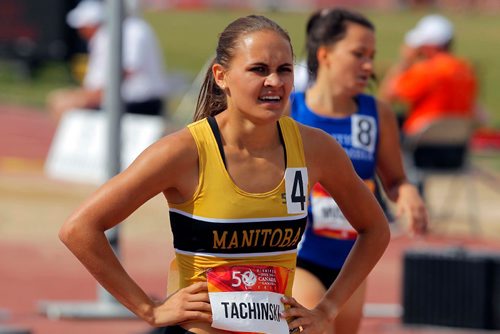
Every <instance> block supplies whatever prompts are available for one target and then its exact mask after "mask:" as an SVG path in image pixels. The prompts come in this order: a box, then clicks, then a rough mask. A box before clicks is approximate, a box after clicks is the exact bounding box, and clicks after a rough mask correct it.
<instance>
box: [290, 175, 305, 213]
mask: <svg viewBox="0 0 500 334" xmlns="http://www.w3.org/2000/svg"><path fill="white" fill-rule="evenodd" d="M307 182H308V178H307V168H287V169H286V170H285V192H286V206H287V210H288V213H305V212H306V210H307V189H308V188H307Z"/></svg>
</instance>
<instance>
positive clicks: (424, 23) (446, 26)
mask: <svg viewBox="0 0 500 334" xmlns="http://www.w3.org/2000/svg"><path fill="white" fill-rule="evenodd" d="M452 38H453V24H452V23H451V22H450V21H448V20H447V19H446V18H445V17H443V16H441V15H437V14H433V15H427V16H425V17H423V18H422V19H421V20H420V21H419V22H418V23H417V25H416V26H415V28H413V29H412V30H410V31H408V32H407V33H406V35H405V43H406V44H408V45H409V46H412V47H420V46H422V45H437V46H440V45H445V44H446V43H448V42H449V41H450V40H451V39H452Z"/></svg>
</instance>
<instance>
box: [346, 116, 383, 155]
mask: <svg viewBox="0 0 500 334" xmlns="http://www.w3.org/2000/svg"><path fill="white" fill-rule="evenodd" d="M351 133H352V147H354V148H360V149H363V150H366V151H368V152H370V153H373V152H374V151H375V139H376V138H377V126H376V125H375V119H374V118H373V117H372V116H366V115H352V118H351Z"/></svg>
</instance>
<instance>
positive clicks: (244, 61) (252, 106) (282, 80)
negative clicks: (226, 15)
mask: <svg viewBox="0 0 500 334" xmlns="http://www.w3.org/2000/svg"><path fill="white" fill-rule="evenodd" d="M235 50H236V51H235V54H234V56H233V59H232V60H231V62H230V64H229V68H228V69H226V70H225V74H224V80H223V81H224V85H225V88H226V92H227V94H228V98H227V102H228V109H230V110H236V111H237V112H240V113H242V114H245V115H246V117H249V118H252V119H254V120H259V119H260V120H269V119H277V118H279V117H280V116H281V115H282V113H283V111H284V108H285V106H286V105H287V102H288V98H289V96H290V92H291V90H292V86H293V55H292V49H291V46H290V43H289V42H288V41H287V40H286V39H284V38H283V37H282V36H281V35H279V34H278V33H276V32H274V31H268V30H266V31H259V32H254V33H250V34H246V35H243V36H242V37H241V38H240V40H239V42H238V43H237V45H236V47H235Z"/></svg>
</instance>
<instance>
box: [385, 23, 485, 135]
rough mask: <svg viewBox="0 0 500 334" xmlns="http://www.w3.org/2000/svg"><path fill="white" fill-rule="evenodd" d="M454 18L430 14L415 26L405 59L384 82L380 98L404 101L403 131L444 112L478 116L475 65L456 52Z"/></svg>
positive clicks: (405, 46) (406, 43)
mask: <svg viewBox="0 0 500 334" xmlns="http://www.w3.org/2000/svg"><path fill="white" fill-rule="evenodd" d="M453 37H454V28H453V25H452V23H451V22H450V21H449V20H447V19H446V18H445V17H443V16H441V15H436V14H433V15H428V16H425V17H424V18H422V19H421V20H420V21H419V22H418V24H417V25H416V26H415V28H413V29H412V30H410V31H409V32H408V33H407V34H406V36H405V41H404V44H403V45H402V47H401V54H400V60H399V61H398V62H397V63H396V64H395V65H394V66H392V67H391V68H390V69H389V70H388V71H387V74H386V75H385V77H384V80H383V81H382V83H381V86H380V90H379V95H380V98H381V99H383V100H386V101H388V102H403V103H404V104H406V105H407V108H408V112H407V113H406V115H405V116H406V117H405V119H404V121H403V124H402V130H403V134H414V133H416V132H418V131H419V130H421V129H422V128H423V127H425V126H426V125H427V124H429V122H432V121H433V120H435V119H437V118H440V117H442V116H451V115H453V116H464V117H471V118H474V117H475V110H476V98H477V79H476V75H475V73H474V71H473V68H472V67H471V65H470V64H469V63H468V62H467V61H465V60H463V59H460V58H458V57H456V56H455V55H453V54H452V53H451V46H452V42H453Z"/></svg>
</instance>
